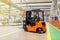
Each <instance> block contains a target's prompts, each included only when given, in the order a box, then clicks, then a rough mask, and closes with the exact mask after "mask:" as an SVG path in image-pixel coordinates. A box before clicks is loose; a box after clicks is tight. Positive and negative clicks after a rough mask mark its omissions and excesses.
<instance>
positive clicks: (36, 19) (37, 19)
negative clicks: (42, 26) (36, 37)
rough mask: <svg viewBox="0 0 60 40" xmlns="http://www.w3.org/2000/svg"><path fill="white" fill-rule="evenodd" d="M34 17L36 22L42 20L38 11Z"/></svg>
mask: <svg viewBox="0 0 60 40" xmlns="http://www.w3.org/2000/svg"><path fill="white" fill-rule="evenodd" d="M34 19H35V22H39V21H40V17H39V16H38V13H35V15H34Z"/></svg>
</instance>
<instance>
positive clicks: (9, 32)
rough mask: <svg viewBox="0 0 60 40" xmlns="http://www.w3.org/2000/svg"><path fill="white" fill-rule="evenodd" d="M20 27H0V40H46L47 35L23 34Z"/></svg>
mask: <svg viewBox="0 0 60 40" xmlns="http://www.w3.org/2000/svg"><path fill="white" fill-rule="evenodd" d="M19 27H20V26H0V40H47V33H44V34H38V33H31V32H25V31H24V30H23V29H22V28H19Z"/></svg>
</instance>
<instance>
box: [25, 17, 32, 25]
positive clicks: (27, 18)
mask: <svg viewBox="0 0 60 40" xmlns="http://www.w3.org/2000/svg"><path fill="white" fill-rule="evenodd" d="M31 19H32V18H31V17H30V16H28V17H26V24H27V25H29V24H30V20H31Z"/></svg>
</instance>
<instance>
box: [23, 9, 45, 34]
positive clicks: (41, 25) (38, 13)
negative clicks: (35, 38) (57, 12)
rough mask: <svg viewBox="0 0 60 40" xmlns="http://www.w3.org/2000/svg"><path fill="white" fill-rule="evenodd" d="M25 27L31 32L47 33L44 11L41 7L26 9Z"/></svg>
mask: <svg viewBox="0 0 60 40" xmlns="http://www.w3.org/2000/svg"><path fill="white" fill-rule="evenodd" d="M23 29H24V30H25V31H29V32H37V33H45V32H46V24H45V22H44V11H42V10H40V9H36V10H30V11H26V18H25V20H24V21H23Z"/></svg>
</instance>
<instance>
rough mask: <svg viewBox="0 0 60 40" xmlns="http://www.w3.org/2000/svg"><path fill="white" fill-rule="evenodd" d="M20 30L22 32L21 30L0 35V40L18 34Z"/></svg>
mask: <svg viewBox="0 0 60 40" xmlns="http://www.w3.org/2000/svg"><path fill="white" fill-rule="evenodd" d="M21 30H23V29H18V30H16V31H14V32H9V33H6V34H2V35H0V38H2V37H5V36H8V35H11V34H14V33H17V32H19V31H21Z"/></svg>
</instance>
